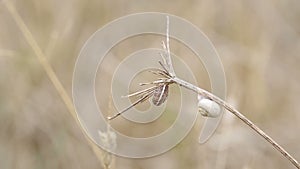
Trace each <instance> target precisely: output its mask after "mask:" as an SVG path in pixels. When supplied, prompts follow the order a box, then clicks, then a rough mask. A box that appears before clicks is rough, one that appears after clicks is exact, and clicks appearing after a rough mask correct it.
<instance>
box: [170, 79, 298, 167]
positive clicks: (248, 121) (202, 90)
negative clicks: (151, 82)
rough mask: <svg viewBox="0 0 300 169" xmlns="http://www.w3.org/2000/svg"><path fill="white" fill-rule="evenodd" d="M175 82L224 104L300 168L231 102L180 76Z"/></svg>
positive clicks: (295, 162)
mask: <svg viewBox="0 0 300 169" xmlns="http://www.w3.org/2000/svg"><path fill="white" fill-rule="evenodd" d="M171 80H172V81H173V82H174V83H177V84H178V85H179V86H182V87H185V88H186V89H189V90H192V91H194V92H196V93H198V94H200V95H202V96H204V97H206V98H209V99H211V100H213V101H215V102H216V103H218V104H219V105H221V106H223V107H224V108H225V109H226V110H228V111H229V112H230V113H232V114H234V115H235V116H236V117H238V118H239V119H240V120H242V121H243V122H244V123H245V124H247V125H248V126H249V127H251V128H252V129H253V130H254V131H255V132H256V133H258V134H259V135H260V136H262V137H263V138H264V139H265V140H267V141H268V142H269V143H270V144H271V145H272V146H273V147H274V148H275V149H276V150H278V151H279V152H280V153H281V154H282V155H283V156H284V157H285V158H287V159H288V160H289V161H290V162H291V163H292V164H293V165H294V166H295V167H297V168H298V169H300V164H299V162H298V161H297V160H296V159H295V158H294V157H293V156H291V155H290V154H289V153H288V152H287V151H286V150H285V149H284V148H282V147H281V146H280V145H279V144H278V143H276V141H275V140H273V139H272V138H271V137H270V136H268V135H267V134H266V133H265V132H264V131H262V130H261V129H260V128H259V127H257V126H256V125H255V124H254V123H253V122H252V121H250V120H249V119H248V118H247V117H245V116H244V115H243V114H241V113H240V112H239V111H238V110H236V109H235V108H234V107H232V106H231V105H230V104H229V103H227V102H225V101H224V100H222V99H220V98H219V97H217V96H215V95H213V94H212V93H210V92H208V91H206V90H204V89H201V88H199V87H197V86H195V85H193V84H191V83H189V82H186V81H184V80H182V79H179V78H178V77H173V78H172V79H171Z"/></svg>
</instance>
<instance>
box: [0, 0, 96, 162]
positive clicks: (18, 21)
mask: <svg viewBox="0 0 300 169" xmlns="http://www.w3.org/2000/svg"><path fill="white" fill-rule="evenodd" d="M3 3H4V5H5V6H6V8H7V9H8V11H9V12H10V14H11V16H12V18H13V19H14V21H15V22H16V24H17V26H18V27H19V28H20V30H21V32H22V34H23V35H24V37H25V39H26V41H27V42H28V44H29V45H30V47H31V48H32V50H33V52H34V53H35V55H36V56H37V58H38V61H39V62H40V64H41V65H42V67H43V68H44V70H45V72H46V74H47V76H48V77H49V79H50V80H51V82H52V84H53V85H54V87H55V89H56V90H57V92H58V93H59V95H60V97H61V98H62V100H63V102H64V104H65V105H66V107H67V109H68V111H69V113H70V114H71V115H72V117H73V118H74V119H75V121H76V122H77V124H78V125H80V122H79V121H78V119H77V116H76V113H75V110H74V107H73V102H72V100H71V98H70V97H69V95H68V93H67V91H66V90H65V88H64V87H63V85H62V84H61V82H60V80H59V79H58V77H57V76H56V74H55V72H54V70H53V68H52V66H51V65H50V64H49V62H48V61H47V59H46V56H45V54H44V53H43V51H42V49H41V48H40V47H39V45H38V43H37V42H36V40H35V39H34V37H33V35H32V34H31V32H30V31H29V29H28V27H27V26H26V24H25V23H24V21H23V20H22V18H21V17H20V15H19V14H18V12H17V11H16V9H15V7H14V6H13V5H12V4H11V2H10V1H9V0H6V1H3ZM83 133H84V136H85V138H86V140H87V141H88V143H89V145H90V146H91V148H92V149H93V150H94V152H95V154H96V156H97V157H98V159H99V160H100V161H101V158H100V156H101V154H100V155H99V152H100V149H99V147H98V146H96V144H95V143H94V142H93V140H91V139H90V138H89V137H88V136H87V135H86V133H85V132H84V131H83Z"/></svg>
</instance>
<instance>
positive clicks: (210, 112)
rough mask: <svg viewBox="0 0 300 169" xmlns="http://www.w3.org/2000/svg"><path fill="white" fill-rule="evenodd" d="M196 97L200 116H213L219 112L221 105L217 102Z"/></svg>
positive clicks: (216, 115)
mask: <svg viewBox="0 0 300 169" xmlns="http://www.w3.org/2000/svg"><path fill="white" fill-rule="evenodd" d="M198 99H199V101H198V110H199V113H200V114H201V115H202V116H205V117H214V118H215V117H218V116H219V115H220V114H221V107H220V105H219V104H218V103H216V102H214V101H212V100H210V99H206V98H202V97H200V98H199V97H198Z"/></svg>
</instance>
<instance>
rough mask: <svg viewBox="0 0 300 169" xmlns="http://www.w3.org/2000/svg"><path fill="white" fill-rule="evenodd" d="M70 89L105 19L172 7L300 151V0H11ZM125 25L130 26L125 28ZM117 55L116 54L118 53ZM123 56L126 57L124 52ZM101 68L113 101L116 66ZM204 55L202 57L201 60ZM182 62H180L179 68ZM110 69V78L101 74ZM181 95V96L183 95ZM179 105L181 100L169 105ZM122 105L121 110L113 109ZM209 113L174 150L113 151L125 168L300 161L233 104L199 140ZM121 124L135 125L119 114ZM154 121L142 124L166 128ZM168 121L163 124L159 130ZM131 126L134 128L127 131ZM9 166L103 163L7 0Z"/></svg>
mask: <svg viewBox="0 0 300 169" xmlns="http://www.w3.org/2000/svg"><path fill="white" fill-rule="evenodd" d="M11 2H12V4H13V5H14V6H15V8H16V9H17V11H18V13H19V14H20V15H21V18H22V19H23V20H24V22H25V24H26V25H27V26H28V28H29V29H30V31H31V32H32V34H33V36H34V38H35V39H36V41H37V43H38V45H39V46H40V48H41V49H42V50H43V52H44V53H45V55H46V56H47V59H48V61H49V62H50V64H51V65H52V66H53V69H54V71H55V72H56V74H57V76H58V78H59V80H60V81H61V83H62V84H63V85H64V87H65V88H66V89H67V92H68V94H69V95H70V96H71V87H72V72H73V68H74V64H75V61H76V57H77V55H78V54H79V51H80V49H81V47H82V46H83V45H84V43H85V41H86V40H87V39H88V37H89V36H91V34H92V33H93V32H95V31H96V30H97V29H99V28H100V27H101V26H103V25H104V24H106V23H108V22H110V21H112V20H113V19H117V18H118V17H121V16H124V15H127V14H132V13H135V12H147V11H156V12H166V13H170V14H174V15H177V16H180V17H183V18H185V19H187V20H189V21H190V22H192V23H193V24H195V25H196V26H197V27H199V28H200V29H201V30H202V31H204V32H205V33H206V34H207V35H208V37H209V38H210V40H211V41H212V43H213V44H214V45H215V47H216V49H217V51H218V52H219V55H220V57H221V60H222V62H223V64H224V68H225V73H226V79H227V84H228V99H227V100H228V102H230V103H232V104H233V105H234V106H235V107H236V108H238V109H239V110H240V111H241V112H243V114H244V115H246V116H247V117H248V118H249V119H251V120H252V121H254V122H255V123H256V124H257V125H258V126H259V127H261V128H262V129H263V130H264V131H266V132H267V133H268V134H270V136H272V137H273V138H274V139H275V140H277V141H278V142H279V143H280V144H281V145H282V146H283V147H284V148H286V149H287V150H288V151H289V152H290V153H291V154H292V155H294V156H295V157H296V158H297V159H298V160H300V146H299V142H300V134H299V130H300V124H299V123H300V113H299V112H300V105H299V103H298V102H299V99H300V87H299V83H300V76H299V73H300V69H299V65H298V64H299V63H300V56H299V53H300V38H299V37H300V24H299V20H300V2H299V1H297V0H286V1H279V0H265V1H259V0H242V1H229V0H225V1H218V0H213V1H212V0H190V1H180V0H173V1H171V0H166V1H158V0H153V1H146V0H138V1H121V0H118V1H109V0H92V1H84V0H65V1H60V0H43V1H41V0H28V1H21V0H14V1H11ZM120 29H122V28H120ZM159 41H160V39H157V38H155V36H149V37H136V38H133V39H131V41H127V42H124V43H121V44H119V45H118V46H117V47H116V48H115V49H113V51H112V54H113V55H115V56H117V57H118V58H119V59H122V57H125V56H126V55H128V54H129V53H131V52H132V51H134V50H135V49H140V48H144V47H153V46H154V47H159ZM172 45H173V46H172V51H173V52H174V53H176V54H177V55H179V56H182V57H183V59H185V61H186V62H187V63H188V64H189V65H190V66H191V69H192V70H193V71H194V72H195V74H196V75H197V80H198V81H199V82H201V84H199V85H200V86H201V87H204V88H206V89H209V82H208V78H207V74H206V72H205V70H204V69H203V67H201V66H199V64H200V63H199V64H196V63H195V62H194V60H193V57H192V53H191V52H189V51H188V50H186V49H185V48H183V47H180V44H179V43H178V42H175V41H174V42H172ZM109 61H110V60H107V62H109ZM117 61H118V60H117ZM116 65H117V63H112V66H111V67H108V68H107V69H105V70H106V71H107V74H104V75H103V74H102V75H99V76H98V77H97V80H98V82H99V81H101V80H103V79H108V83H107V84H102V85H103V86H102V87H100V86H101V84H99V83H98V82H97V83H98V84H99V85H98V87H97V98H98V101H99V105H100V107H102V108H103V109H104V110H107V105H108V102H107V100H108V98H109V96H108V95H107V93H105V92H103V93H102V92H101V91H107V89H108V87H109V84H110V81H109V78H110V77H111V75H112V71H113V70H114V69H113V68H114V67H115V66H116ZM200 65H201V64H200ZM178 71H180V70H178ZM101 78H103V79H101ZM174 97H175V96H174ZM170 107H172V105H170ZM112 111H113V110H112ZM202 124H203V119H201V118H199V120H198V121H197V124H196V125H195V128H194V129H193V131H192V132H191V133H190V135H189V136H188V137H187V138H186V139H185V140H184V141H183V142H182V143H181V144H179V145H178V146H176V147H175V148H174V149H173V150H172V151H170V152H167V153H165V154H163V155H161V156H158V157H155V158H150V159H142V160H132V159H124V158H118V157H114V160H115V164H113V168H118V169H141V168H143V169H154V168H163V169H182V168H192V169H194V168H195V169H196V168H197V169H198V168H206V169H211V168H218V169H225V168H243V169H252V168H253V169H255V168H273V169H275V168H278V169H279V168H294V167H293V166H292V165H291V164H290V163H289V162H288V161H287V160H286V159H285V158H284V157H282V156H281V155H280V154H279V153H278V152H277V151H275V150H274V149H273V148H272V147H271V146H270V145H269V144H267V143H266V142H265V141H264V140H263V139H261V138H260V137H259V136H258V135H257V134H256V133H254V132H253V131H251V130H250V129H249V128H248V127H247V126H245V125H244V124H243V123H241V122H240V121H239V120H237V119H236V118H235V117H233V116H231V115H229V113H226V115H225V117H224V119H223V121H222V123H221V126H220V128H219V129H218V131H217V133H216V135H215V136H214V137H213V138H212V139H211V140H210V141H209V142H208V143H206V144H205V145H199V144H197V139H198V134H199V130H200V127H201V126H202ZM120 125H121V126H116V127H117V128H118V127H119V128H120V130H121V132H125V133H126V132H128V131H131V129H133V128H134V127H135V126H134V124H129V123H126V122H124V123H120ZM157 128H158V127H155V126H152V127H151V125H150V126H148V128H147V127H141V128H140V129H141V130H140V131H138V130H137V131H136V132H137V133H136V134H141V133H142V134H144V132H143V131H148V132H149V133H150V135H151V134H156V133H157ZM158 131H161V130H158ZM128 134H132V133H130V132H128ZM0 161H1V162H0V168H3V169H10V168H22V169H27V168H28V169H35V168H36V169H38V168H51V169H52V168H89V169H92V168H102V167H101V162H100V161H99V160H98V159H97V157H96V156H95V155H94V153H93V151H92V149H91V148H90V146H89V144H88V143H87V141H86V140H85V138H84V137H83V134H82V132H81V130H80V127H79V126H78V125H77V124H76V123H75V120H74V119H73V118H72V116H71V115H70V113H68V110H67V108H66V106H65V104H64V103H63V101H62V99H61V98H60V96H59V94H58V92H57V91H56V90H55V88H54V87H53V84H52V83H51V81H50V80H49V78H48V77H47V75H46V73H45V71H44V69H43V67H42V66H41V65H40V63H39V62H38V60H37V57H36V55H35V54H34V52H33V50H32V48H31V47H30V46H29V45H28V43H27V41H26V40H25V39H24V36H23V34H22V33H21V31H20V29H19V27H18V26H17V25H16V23H15V21H14V19H13V18H12V16H11V14H10V13H9V12H8V10H7V8H6V7H5V6H4V4H3V2H0Z"/></svg>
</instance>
